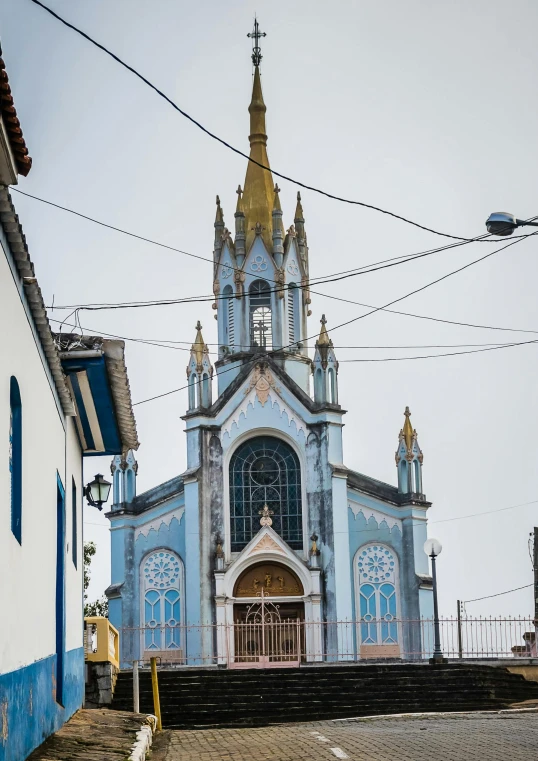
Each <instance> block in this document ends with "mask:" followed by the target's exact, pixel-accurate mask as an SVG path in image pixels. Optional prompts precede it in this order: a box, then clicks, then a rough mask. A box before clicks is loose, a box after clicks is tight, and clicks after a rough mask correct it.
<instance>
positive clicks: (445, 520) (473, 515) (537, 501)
mask: <svg viewBox="0 0 538 761" xmlns="http://www.w3.org/2000/svg"><path fill="white" fill-rule="evenodd" d="M536 504H538V499H533V500H531V501H530V502H522V503H521V504H519V505H510V507H499V508H497V510H486V511H485V512H483V513H471V514H470V515H456V516H455V517H454V518H442V519H441V520H438V521H428V523H449V522H452V521H462V520H465V519H467V518H479V517H480V516H481V515H491V514H492V513H502V512H504V511H505V510H515V509H516V508H517V507H528V505H536ZM467 602H472V601H471V600H468V601H467Z"/></svg>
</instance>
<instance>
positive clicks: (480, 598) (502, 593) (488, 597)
mask: <svg viewBox="0 0 538 761" xmlns="http://www.w3.org/2000/svg"><path fill="white" fill-rule="evenodd" d="M533 586H534V584H525V586H523V587H515V589H507V590H506V592H497V594H494V595H486V596H485V597H475V598H474V599H473V600H462V602H463V604H464V605H466V604H467V603H468V602H478V601H479V600H489V599H490V598H491V597H500V596H501V595H509V594H510V592H518V591H519V590H520V589H528V588H529V587H533Z"/></svg>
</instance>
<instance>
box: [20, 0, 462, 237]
mask: <svg viewBox="0 0 538 761" xmlns="http://www.w3.org/2000/svg"><path fill="white" fill-rule="evenodd" d="M31 2H33V3H34V4H35V5H38V6H39V7H40V8H42V9H43V10H45V11H46V12H47V13H49V14H50V15H51V16H53V17H54V18H55V19H56V20H57V21H60V22H61V23H62V24H63V25H64V26H66V27H68V28H69V29H72V30H73V31H74V32H76V33H77V34H79V35H80V36H81V37H84V39H86V40H87V41H88V42H91V44H92V45H95V47H97V48H99V50H101V51H103V53H106V54H107V55H108V56H110V57H111V58H112V59H113V60H114V61H116V63H119V64H120V65H121V66H123V67H124V68H125V69H127V71H130V72H131V74H134V75H135V76H136V77H138V79H140V80H141V81H142V82H144V84H146V85H147V86H148V87H150V88H151V89H152V90H153V91H154V92H156V93H157V95H159V96H160V97H161V98H163V99H164V100H165V101H166V102H167V103H168V104H169V105H170V106H172V108H174V109H175V110H176V111H178V113H180V114H181V115H182V116H184V117H185V118H186V119H188V120H189V121H190V122H191V123H192V124H194V125H195V126H196V127H198V129H200V130H202V132H204V133H205V134H206V135H208V136H209V137H211V138H212V139H213V140H216V141H217V142H219V143H220V144H221V145H224V146H225V147H226V148H228V149H229V150H231V151H233V152H234V153H235V154H237V155H238V156H241V157H242V158H245V159H247V161H250V162H252V163H253V164H256V165H257V166H259V167H260V168H261V169H264V170H265V171H268V172H271V173H272V174H274V175H276V176H277V177H280V179H282V180H286V181H287V182H291V183H292V184H294V185H297V186H299V187H301V188H304V189H305V190H311V191H312V192H313V193H318V194H319V195H322V196H325V197H326V198H331V199H332V200H334V201H340V202H341V203H346V204H351V205H354V206H361V207H362V208H365V209H371V210H372V211H377V212H379V213H380V214H385V215H387V216H390V217H393V218H394V219H399V220H400V221H401V222H405V223H407V224H409V225H412V226H413V227H418V228H419V229H421V230H425V231H426V232H430V233H433V234H434V235H440V236H442V237H444V238H452V239H453V240H459V241H466V242H468V241H470V240H471V239H469V238H463V237H461V236H458V235H449V234H447V233H441V232H439V231H438V230H434V229H433V228H431V227H426V226H425V225H421V224H419V223H418V222H414V221H412V220H410V219H407V218H406V217H404V216H402V215H400V214H395V213H394V212H391V211H388V210H387V209H382V208H381V207H379V206H374V205H373V204H368V203H364V202H362V201H354V200H352V199H349V198H343V197H342V196H337V195H335V194H333V193H329V192H327V191H325V190H321V189H320V188H316V187H314V186H312V185H307V184H306V183H304V182H301V181H300V180H296V179H294V178H293V177H289V176H287V175H285V174H282V173H281V172H277V171H276V170H275V169H271V168H270V167H268V166H265V165H264V164H261V163H260V162H259V161H256V160H255V159H253V158H252V157H251V156H249V155H247V154H246V153H244V152H243V151H241V150H239V148H235V147H234V146H232V145H231V144H230V143H228V142H226V140H224V139H223V138H221V137H219V136H218V135H216V134H215V133H214V132H211V130H209V129H208V128H207V127H204V126H203V124H201V123H200V122H199V121H197V120H196V119H195V118H194V117H192V116H190V114H188V113H187V112H186V111H184V110H183V109H182V108H180V107H179V106H178V105H177V103H175V102H174V101H173V100H172V99H171V98H169V97H168V96H167V95H166V94H165V93H164V92H163V91H162V90H160V89H159V88H158V87H157V86H156V85H154V84H153V83H152V82H150V80H149V79H147V78H146V77H145V76H143V75H142V74H141V73H140V72H139V71H137V69H135V68H134V67H133V66H130V65H129V64H128V63H126V62H125V61H123V60H122V59H121V58H120V57H119V56H118V55H116V54H115V53H113V52H112V51H111V50H109V49H108V48H107V47H105V46H104V45H102V44H101V43H99V42H97V40H94V39H93V37H90V35H89V34H87V33H86V32H83V31H82V29H79V28H78V27H76V26H75V25H74V24H71V23H70V22H69V21H67V20H66V19H64V18H63V17H62V16H60V15H59V14H58V13H56V12H55V11H53V10H52V8H49V7H48V6H47V5H45V4H44V3H42V2H41V0H31Z"/></svg>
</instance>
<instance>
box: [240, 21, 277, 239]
mask: <svg viewBox="0 0 538 761" xmlns="http://www.w3.org/2000/svg"><path fill="white" fill-rule="evenodd" d="M248 36H249V37H251V38H252V40H253V42H252V45H253V48H252V50H253V52H252V62H253V64H254V82H253V85H252V98H251V101H250V106H249V107H248V110H249V114H250V135H249V138H248V139H249V142H250V158H251V159H253V161H249V162H248V167H247V173H246V177H245V185H244V191H243V209H244V211H245V228H246V248H247V251H248V250H249V248H250V246H251V245H252V242H253V241H254V238H255V237H256V225H258V231H259V226H260V225H261V236H262V238H263V241H264V243H265V245H266V247H267V250H268V251H271V248H272V232H271V226H272V224H271V223H272V220H271V212H272V209H273V198H274V190H273V188H274V182H273V176H272V174H271V172H270V171H269V170H268V169H262V166H264V167H269V157H268V155H267V132H266V127H265V112H266V111H267V107H266V105H265V103H264V100H263V93H262V83H261V77H260V61H261V59H262V55H261V50H260V47H259V39H260V37H265V33H264V32H260V30H259V25H258V21H257V19H254V31H253V32H251V33H250V34H249V35H248ZM254 161H255V162H257V163H253V162H254ZM260 164H261V166H259V165H260Z"/></svg>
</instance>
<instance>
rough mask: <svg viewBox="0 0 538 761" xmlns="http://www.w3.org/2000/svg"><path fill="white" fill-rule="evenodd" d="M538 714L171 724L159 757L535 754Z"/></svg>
mask: <svg viewBox="0 0 538 761" xmlns="http://www.w3.org/2000/svg"><path fill="white" fill-rule="evenodd" d="M537 757H538V713H500V714H489V715H488V714H477V713H474V714H473V713H470V714H463V715H455V716H447V715H444V716H433V715H432V716H420V717H402V718H387V719H386V718H379V719H378V718H372V719H360V720H357V721H324V722H316V723H312V724H282V725H279V726H273V727H264V728H260V729H219V730H213V729H207V730H203V731H202V730H201V731H183V730H182V731H179V730H176V731H173V730H171V731H169V732H164V733H163V735H161V736H160V737H159V738H157V741H156V746H155V753H154V755H153V761H253V760H255V759H270V760H271V761H301V759H309V761H334V759H335V758H343V759H345V758H349V759H355V761H363V760H364V761H395V760H397V761H422V760H423V759H424V761H432V760H433V761H435V759H442V761H464V760H465V761H475V760H476V761H506V759H510V761H529V759H531V758H537Z"/></svg>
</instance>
